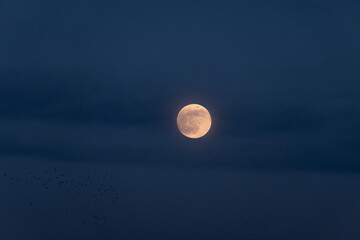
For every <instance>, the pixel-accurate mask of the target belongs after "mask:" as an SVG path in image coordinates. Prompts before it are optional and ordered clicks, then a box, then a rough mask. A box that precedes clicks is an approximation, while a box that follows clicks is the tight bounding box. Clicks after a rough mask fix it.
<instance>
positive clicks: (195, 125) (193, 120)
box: [177, 104, 211, 138]
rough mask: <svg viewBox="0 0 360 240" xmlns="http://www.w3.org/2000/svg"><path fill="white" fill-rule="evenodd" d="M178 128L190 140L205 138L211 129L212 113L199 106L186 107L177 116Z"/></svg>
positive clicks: (190, 105)
mask: <svg viewBox="0 0 360 240" xmlns="http://www.w3.org/2000/svg"><path fill="white" fill-rule="evenodd" d="M177 126H178V128H179V130H180V132H181V133H182V134H183V135H184V136H186V137H188V138H200V137H203V136H204V135H205V134H206V133H207V132H208V131H209V130H210V127H211V116H210V113H209V111H208V110H207V109H206V108H204V107H203V106H201V105H199V104H189V105H186V106H185V107H183V108H182V109H181V110H180V112H179V114H178V116H177Z"/></svg>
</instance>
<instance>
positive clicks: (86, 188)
mask: <svg viewBox="0 0 360 240" xmlns="http://www.w3.org/2000/svg"><path fill="white" fill-rule="evenodd" d="M2 177H3V178H4V179H6V180H8V181H11V182H13V183H16V184H22V185H24V186H22V188H21V189H23V190H25V189H26V187H27V188H31V187H38V188H41V190H43V191H45V193H44V194H46V191H47V192H48V193H49V194H53V192H52V191H53V190H56V191H61V192H60V193H61V194H62V197H61V198H60V202H58V205H59V206H58V209H59V210H60V211H62V212H63V214H65V215H66V216H68V217H71V213H72V212H73V211H71V208H72V206H71V201H72V200H74V194H76V193H78V194H84V193H85V194H86V196H85V198H86V199H87V203H84V204H83V206H85V207H87V208H88V209H87V212H89V211H91V215H92V216H91V218H90V220H89V218H82V219H80V223H81V224H90V223H93V224H95V225H99V224H101V223H105V222H106V221H108V216H106V214H105V213H104V211H103V204H108V202H109V201H111V202H112V203H113V204H116V203H117V202H118V200H119V197H120V196H119V192H118V191H117V190H116V188H114V186H113V175H110V174H99V173H97V172H93V173H92V174H87V175H83V176H81V177H77V178H74V177H72V176H70V175H66V174H65V173H64V172H63V171H60V170H59V169H57V168H54V169H52V170H47V171H42V172H41V173H39V172H37V173H35V172H32V171H28V172H27V173H25V174H18V175H16V176H15V175H10V174H8V173H2ZM20 193H21V192H19V193H18V195H19V197H21V195H20ZM65 193H67V195H66V194H65ZM64 196H68V198H67V199H66V198H65V197H64ZM21 198H22V200H23V201H28V202H27V203H26V204H28V205H29V206H30V207H34V205H35V202H34V200H30V198H29V197H28V198H26V197H24V196H22V197H21ZM69 202H70V204H69ZM55 219H56V216H51V217H50V218H48V220H49V221H54V220H55Z"/></svg>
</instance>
